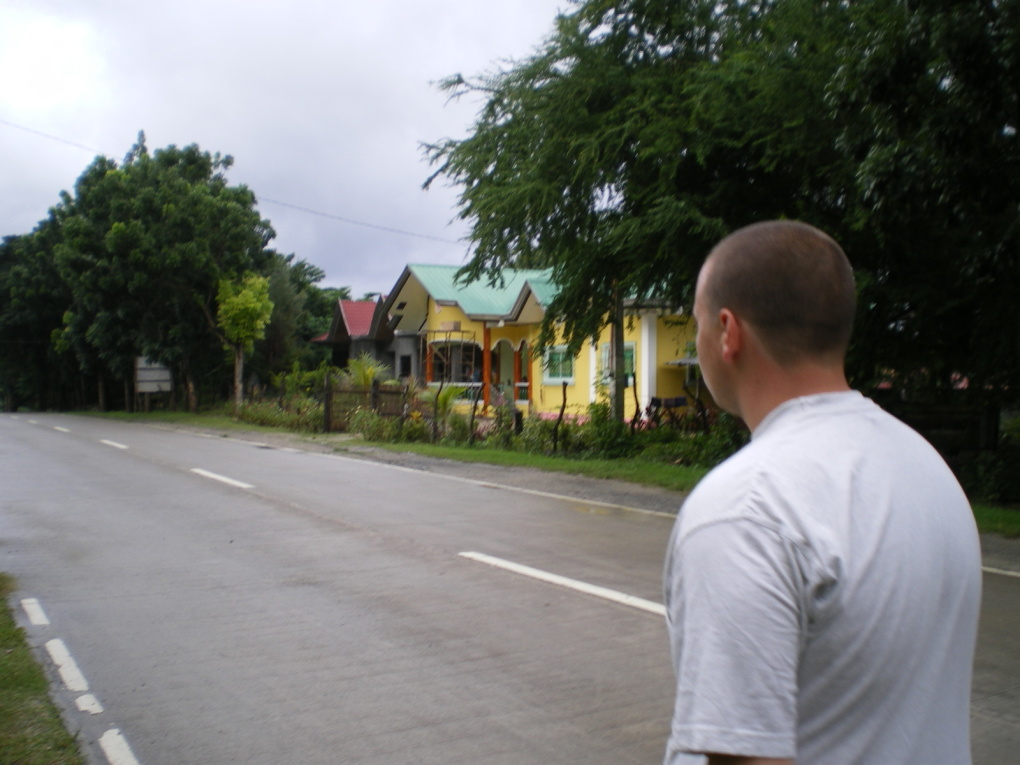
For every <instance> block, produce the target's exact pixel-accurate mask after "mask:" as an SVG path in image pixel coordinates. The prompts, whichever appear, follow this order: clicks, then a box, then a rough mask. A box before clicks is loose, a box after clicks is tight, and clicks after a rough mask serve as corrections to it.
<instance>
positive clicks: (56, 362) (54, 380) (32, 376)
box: [0, 134, 332, 409]
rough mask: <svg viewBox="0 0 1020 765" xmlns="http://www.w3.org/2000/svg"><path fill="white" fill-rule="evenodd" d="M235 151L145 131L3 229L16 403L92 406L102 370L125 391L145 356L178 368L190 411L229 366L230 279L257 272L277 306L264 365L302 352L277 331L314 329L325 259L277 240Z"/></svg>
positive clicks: (4, 331) (4, 367) (6, 371)
mask: <svg viewBox="0 0 1020 765" xmlns="http://www.w3.org/2000/svg"><path fill="white" fill-rule="evenodd" d="M232 162H233V160H232V159H231V158H230V157H229V156H221V155H219V154H210V153H209V152H206V151H202V150H201V149H199V147H198V146H196V145H190V146H186V147H184V148H179V147H177V146H168V147H166V148H163V149H157V150H156V151H155V152H153V153H150V152H149V150H148V148H147V147H146V145H145V139H144V135H142V134H140V135H139V139H138V142H137V143H136V144H135V146H133V147H132V148H131V150H130V151H129V153H128V154H127V156H126V157H125V158H124V160H123V161H121V162H119V163H118V162H116V161H114V160H112V159H110V158H107V157H96V159H95V160H94V161H93V162H92V163H91V164H90V165H89V166H88V167H87V168H86V169H85V171H84V172H83V173H82V174H81V176H80V177H79V178H78V180H77V182H76V183H75V186H74V189H73V191H72V192H63V193H62V194H61V195H60V202H59V203H58V204H57V205H56V206H55V207H54V208H53V209H52V210H51V211H50V215H49V217H48V218H47V219H46V220H44V221H43V222H42V223H40V224H39V226H37V228H36V230H35V231H33V232H32V233H31V234H27V235H21V236H12V237H7V238H6V239H5V240H4V242H3V245H2V247H0V298H2V299H0V387H2V389H3V391H4V393H5V399H6V401H5V404H6V405H7V406H8V407H9V406H13V405H14V403H15V401H21V400H23V401H29V402H32V403H33V405H36V406H47V405H49V406H52V405H65V406H66V405H69V404H77V405H83V404H85V403H86V401H85V398H86V396H87V394H86V392H85V391H86V389H91V388H92V385H94V386H95V388H94V389H95V391H96V392H97V394H98V396H99V403H100V406H101V407H102V406H103V405H104V400H103V394H104V390H105V387H106V385H105V382H104V381H105V380H107V379H110V380H121V381H123V382H124V385H125V396H124V398H125V403H129V399H130V394H129V392H128V389H129V387H130V381H131V379H132V377H133V373H134V366H135V358H136V357H137V356H146V357H148V358H150V359H151V360H153V361H157V362H160V363H162V364H165V365H166V366H168V367H170V368H171V369H173V370H175V371H176V373H177V377H178V379H179V380H182V381H183V383H184V387H185V392H186V395H187V398H188V401H189V405H190V407H191V408H192V409H194V408H195V407H197V400H198V393H199V390H200V389H201V388H202V387H203V386H205V385H208V382H209V381H210V380H212V379H215V377H216V374H217V371H218V370H219V369H221V368H222V367H223V366H224V357H223V348H222V342H221V341H222V333H221V327H220V325H219V323H218V313H217V312H218V309H219V303H218V302H217V299H218V296H219V294H220V289H221V285H222V284H223V283H228V284H232V285H236V286H237V287H238V288H240V287H241V286H243V284H244V280H245V278H246V276H247V275H248V274H252V273H254V274H258V275H261V276H267V277H268V276H272V277H273V279H274V280H275V282H276V287H275V291H276V294H277V295H278V297H279V304H280V311H279V313H278V315H277V316H276V317H275V318H276V327H277V330H278V331H276V332H275V334H274V335H273V338H272V343H273V344H272V345H271V346H268V347H267V348H266V349H264V352H263V354H262V357H263V359H264V364H263V366H264V368H265V370H266V371H267V372H278V371H283V370H284V369H286V368H289V365H290V364H291V363H292V361H293V360H294V359H295V358H297V355H298V353H297V351H296V350H295V349H294V347H293V342H292V341H291V340H289V339H287V338H283V337H282V334H283V333H290V334H292V335H293V334H300V335H302V336H303V337H304V339H305V340H307V339H310V337H311V336H312V333H311V329H312V328H314V327H315V326H318V325H321V324H322V323H323V322H324V321H328V319H327V318H324V317H322V316H319V315H318V314H319V313H322V312H328V313H329V314H330V315H332V305H331V304H329V303H328V300H325V299H321V298H317V296H315V293H316V291H317V288H316V287H315V286H314V285H315V282H317V281H319V280H321V279H322V278H323V273H322V271H321V270H319V269H317V268H315V267H314V266H311V265H309V264H308V263H306V262H305V261H302V260H299V261H296V262H295V259H294V256H293V255H290V256H282V255H279V254H278V253H276V252H274V251H273V250H270V249H268V247H267V246H268V244H269V242H270V240H271V239H272V238H273V236H274V232H273V230H272V227H271V225H270V223H269V221H267V220H264V219H262V217H261V216H260V214H259V212H258V209H257V206H256V199H255V195H254V194H253V193H252V192H251V191H250V190H249V189H247V188H246V187H244V186H232V185H230V184H229V183H228V181H227V178H226V173H227V171H228V170H229V168H230V166H231V165H232ZM310 295H311V296H313V298H315V299H310V300H308V302H309V303H310V304H311V308H306V305H305V302H306V298H308V296H310ZM260 337H261V335H260ZM274 354H275V355H274ZM79 376H85V377H91V378H92V380H93V383H92V384H91V385H86V384H85V383H84V382H83V380H80V379H76V378H78V377H79Z"/></svg>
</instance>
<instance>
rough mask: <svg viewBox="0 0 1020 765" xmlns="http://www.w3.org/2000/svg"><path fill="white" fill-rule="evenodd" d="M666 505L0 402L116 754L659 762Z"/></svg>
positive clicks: (1004, 697)
mask: <svg viewBox="0 0 1020 765" xmlns="http://www.w3.org/2000/svg"><path fill="white" fill-rule="evenodd" d="M492 481H493V483H499V482H500V481H499V470H498V468H494V469H492ZM671 525H672V519H671V518H670V517H668V516H665V515H662V514H655V513H644V512H634V511H626V510H621V509H618V508H615V507H608V506H604V505H601V504H599V503H597V502H592V501H587V500H573V501H571V500H563V499H558V498H554V497H550V496H544V495H540V494H535V493H526V492H520V491H511V490H507V489H505V488H499V487H497V486H494V485H491V484H490V485H486V484H485V483H479V482H477V481H470V480H463V479H458V478H454V477H448V476H442V475H437V474H434V473H433V474H424V473H422V472H420V471H412V470H406V469H402V468H400V467H395V466H388V465H381V464H373V463H370V462H365V461H358V460H352V459H348V458H343V457H334V456H329V455H322V454H314V453H309V452H304V451H300V450H295V449H287V448H270V447H267V446H264V445H258V444H252V443H244V442H239V441H237V440H234V439H227V438H200V437H198V436H196V435H195V434H189V433H179V432H171V431H166V430H160V429H155V428H151V427H147V426H141V425H136V424H130V423H128V424H125V423H116V422H112V421H108V420H102V419H94V418H87V417H74V416H66V415H17V416H15V415H3V416H0V570H3V571H6V572H8V573H10V574H12V575H14V576H15V577H17V579H18V582H19V591H18V593H17V595H16V597H15V599H14V603H15V605H16V608H17V612H18V614H19V617H20V618H21V619H22V621H23V623H24V625H25V627H26V630H27V631H28V633H29V636H30V640H31V641H32V643H33V644H34V645H35V646H37V647H38V648H39V651H40V655H41V656H42V657H43V659H44V664H45V665H46V666H47V667H48V668H49V671H50V672H51V675H52V677H53V679H54V683H55V687H56V688H57V689H58V698H59V699H60V701H61V703H62V704H63V706H64V707H65V709H66V710H67V715H68V718H69V719H70V720H71V723H72V726H73V727H75V728H77V729H79V730H80V732H81V737H82V740H83V742H84V743H85V746H86V749H87V751H88V752H89V754H90V756H91V757H93V759H94V761H95V762H98V763H107V762H110V763H113V765H131V763H132V762H138V763H141V765H162V764H166V765H171V764H172V765H189V764H190V763H195V764H196V765H198V764H199V763H201V765H210V764H217V763H231V762H238V763H267V764H268V763H273V764H274V765H277V764H279V763H303V764H304V763H308V764H310V765H314V764H315V763H387V765H391V764H392V763H468V762H471V763H476V762H486V763H497V764H498V763H507V764H508V765H509V764H511V763H512V764H513V765H520V764H521V763H550V764H557V763H564V764H566V763H585V764H588V763H607V764H608V763H614V764H619V763H656V762H659V761H661V756H662V750H663V746H664V743H665V738H666V735H667V730H668V722H669V713H670V706H671V703H672V695H673V688H672V673H671V669H670V664H669V655H668V644H667V640H666V635H665V629H664V626H663V623H662V618H661V615H660V614H659V612H658V611H657V609H660V610H661V607H660V606H659V605H658V603H659V602H660V592H661V583H660V582H661V566H662V557H663V552H664V549H665V545H666V540H667V536H668V534H669V530H670V527H671ZM464 553H472V554H473V555H471V556H470V557H467V556H465V555H464ZM493 564H497V565H493ZM522 571H523V573H522ZM550 580H551V581H550ZM985 588H986V598H985V607H984V611H983V622H982V633H981V643H980V646H979V655H978V660H977V671H976V674H975V691H974V705H973V706H974V734H975V736H974V740H975V755H976V756H975V763H977V765H993V763H994V765H1001V763H1006V762H1015V761H1018V760H1020V758H1018V757H1017V756H1016V752H1018V751H1020V736H1018V729H1020V726H1018V722H1020V650H1018V649H1020V632H1018V629H1017V627H1018V626H1020V625H1018V623H1017V618H1018V617H1017V610H1016V604H1017V597H1018V596H1020V579H1016V578H1014V577H1010V576H1005V575H999V574H988V575H986V582H985ZM61 650H64V651H65V653H61ZM65 655H66V658H63V657H64V656H65ZM74 671H76V672H77V674H75V672H74Z"/></svg>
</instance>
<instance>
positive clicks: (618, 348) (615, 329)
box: [610, 290, 627, 422]
mask: <svg viewBox="0 0 1020 765" xmlns="http://www.w3.org/2000/svg"><path fill="white" fill-rule="evenodd" d="M611 328H612V340H611V342H610V354H611V355H612V368H613V381H612V386H611V393H610V399H611V400H612V404H613V419H614V420H616V421H617V422H623V411H624V406H625V403H626V402H625V401H624V397H625V396H626V395H627V355H626V348H625V346H624V342H623V295H622V294H621V293H620V292H619V290H617V292H616V294H615V295H614V298H613V321H612V327H611Z"/></svg>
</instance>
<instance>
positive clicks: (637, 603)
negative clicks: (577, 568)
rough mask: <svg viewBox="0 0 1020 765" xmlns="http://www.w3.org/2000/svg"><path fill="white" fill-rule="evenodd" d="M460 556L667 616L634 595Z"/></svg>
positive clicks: (475, 554) (476, 556)
mask: <svg viewBox="0 0 1020 765" xmlns="http://www.w3.org/2000/svg"><path fill="white" fill-rule="evenodd" d="M460 556H461V557H463V558H469V559H470V560H474V561H478V562H479V563H486V564H488V565H490V566H495V567H496V568H501V569H504V570H505V571H512V572H513V573H515V574H522V575H523V576H528V577H531V578H532V579H538V580H540V581H542V582H548V583H549V584H555V585H559V586H560V587H566V588H568V589H571V590H575V591H576V592H583V593H585V594H586V595H594V596H595V597H598V598H603V599H605V600H611V601H613V602H614V603H620V604H621V605H624V606H630V607H631V608H638V609H641V610H642V611H647V612H648V613H650V614H655V615H657V616H665V615H666V608H665V606H663V605H662V604H661V603H656V602H655V601H652V600H645V599H644V598H638V597H636V596H634V595H627V594H626V593H623V592H618V591H617V590H610V589H609V588H607V587H599V586H598V585H594V584H588V583H587V582H581V581H579V580H577V579H569V578H567V577H565V576H560V575H559V574H551V573H549V572H548V571H542V570H541V569H537V568H532V567H531V566H523V565H521V564H520V563H513V562H512V561H508V560H503V559H502V558H495V557H493V556H491V555H486V554H485V553H479V552H462V553H460Z"/></svg>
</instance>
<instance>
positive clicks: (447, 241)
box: [0, 119, 460, 244]
mask: <svg viewBox="0 0 1020 765" xmlns="http://www.w3.org/2000/svg"><path fill="white" fill-rule="evenodd" d="M0 125H6V126H7V127H12V128H15V129H16V130H23V131H25V132H26V133H31V134H32V135H37V136H40V137H42V138H46V139H48V140H50V141H57V142H58V143H63V144H66V145H68V146H73V147H75V148H76V149H84V150H85V151H87V152H90V153H92V154H97V155H98V154H105V152H102V151H100V150H98V149H95V148H93V147H91V146H85V145H84V144H81V143H75V142H74V141H68V140H67V139H66V138H61V137H60V136H55V135H51V134H49V133H44V132H42V131H41V130H35V129H34V128H30V127H25V126H24V125H19V124H17V123H15V122H10V121H8V120H5V119H0ZM256 197H257V199H259V200H261V201H263V202H268V203H269V204H273V205H279V206H280V207H289V208H290V209H292V210H298V211H299V212H303V213H306V214H308V215H317V216H319V217H320V218H329V219H330V220H337V221H340V222H341V223H349V224H351V225H352V226H362V227H363V228H371V229H375V230H376V231H383V232H385V233H387V234H399V235H400V236H411V237H414V238H416V239H429V240H431V241H433V242H442V243H444V244H460V242H457V241H455V240H453V239H444V238H443V237H440V236H431V235H430V234H417V233H415V232H413V231H404V230H403V229H399V228H392V227H390V226H380V225H378V224H376V223H366V222H365V221H361V220H354V219H353V218H345V217H344V216H342V215H335V214H333V213H327V212H322V211H321V210H313V209H312V208H310V207H302V206H301V205H296V204H292V203H290V202H282V201H280V200H279V199H270V198H269V197H260V196H258V195H256Z"/></svg>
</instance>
